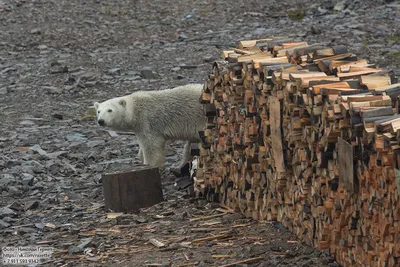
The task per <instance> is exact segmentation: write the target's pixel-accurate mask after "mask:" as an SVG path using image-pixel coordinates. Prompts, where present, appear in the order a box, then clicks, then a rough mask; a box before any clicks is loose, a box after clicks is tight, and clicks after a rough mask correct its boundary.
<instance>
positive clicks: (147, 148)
mask: <svg viewBox="0 0 400 267" xmlns="http://www.w3.org/2000/svg"><path fill="white" fill-rule="evenodd" d="M142 150H143V158H144V160H143V163H144V164H147V165H150V166H152V167H160V168H161V167H164V164H165V141H164V140H153V139H151V140H149V142H144V143H143V149H142Z"/></svg>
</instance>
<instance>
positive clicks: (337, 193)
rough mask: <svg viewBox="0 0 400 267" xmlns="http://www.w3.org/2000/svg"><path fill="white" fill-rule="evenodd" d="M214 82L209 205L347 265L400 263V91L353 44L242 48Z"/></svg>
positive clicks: (202, 191) (207, 105)
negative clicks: (274, 224) (266, 224)
mask: <svg viewBox="0 0 400 267" xmlns="http://www.w3.org/2000/svg"><path fill="white" fill-rule="evenodd" d="M221 58H222V60H221V61H217V62H215V63H214V67H213V69H212V71H211V73H210V74H209V77H208V80H207V81H206V82H205V84H204V89H203V92H202V96H201V99H200V101H201V103H203V104H204V111H205V115H206V116H207V118H208V124H207V128H206V129H204V131H202V132H201V133H200V136H201V138H202V142H201V144H199V150H200V156H199V159H198V166H197V173H196V178H195V191H196V192H197V194H198V196H203V197H206V198H207V199H208V200H210V201H220V202H221V203H223V204H225V205H227V206H229V207H230V208H232V209H234V210H237V211H240V212H242V213H243V214H244V215H246V216H248V217H253V218H254V219H257V220H278V221H280V222H282V223H283V225H285V226H286V227H287V228H288V229H289V230H291V231H292V232H294V233H296V234H297V235H298V237H299V238H300V239H301V240H303V241H305V242H307V243H308V244H312V245H314V246H315V247H317V248H318V249H320V250H329V252H330V253H331V254H332V255H334V256H335V257H336V259H337V261H338V262H339V263H341V264H343V265H344V266H353V265H357V266H397V265H399V264H400V199H399V194H400V193H399V192H400V172H399V171H398V168H399V165H400V156H399V154H400V115H399V114H398V113H399V112H398V111H399V107H398V106H399V100H398V96H399V95H400V84H399V83H397V81H396V79H395V77H394V75H393V72H391V71H387V70H382V69H378V68H376V67H375V66H374V65H373V64H370V63H368V62H367V60H365V59H359V58H358V57H357V56H356V55H354V54H353V53H351V52H349V51H348V49H347V47H345V46H336V47H326V46H323V45H320V44H308V43H306V42H294V41H293V40H291V39H287V38H270V39H262V40H249V41H241V42H239V44H238V45H237V48H235V49H232V50H229V51H223V52H222V54H221Z"/></svg>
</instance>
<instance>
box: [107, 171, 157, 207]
mask: <svg viewBox="0 0 400 267" xmlns="http://www.w3.org/2000/svg"><path fill="white" fill-rule="evenodd" d="M102 178H103V191H104V200H105V207H106V209H110V210H112V211H114V212H136V211H138V210H139V209H141V208H144V207H149V206H152V205H155V204H157V203H160V202H162V201H164V197H163V193H162V185H161V178H160V172H159V170H158V168H155V167H149V166H138V167H136V168H135V169H133V170H132V171H128V172H119V173H107V174H103V175H102Z"/></svg>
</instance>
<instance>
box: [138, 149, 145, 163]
mask: <svg viewBox="0 0 400 267" xmlns="http://www.w3.org/2000/svg"><path fill="white" fill-rule="evenodd" d="M138 158H139V160H140V162H142V163H143V161H144V157H143V149H142V147H141V146H139V153H138Z"/></svg>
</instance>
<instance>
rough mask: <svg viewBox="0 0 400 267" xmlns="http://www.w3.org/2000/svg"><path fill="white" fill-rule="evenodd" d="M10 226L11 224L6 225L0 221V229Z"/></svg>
mask: <svg viewBox="0 0 400 267" xmlns="http://www.w3.org/2000/svg"><path fill="white" fill-rule="evenodd" d="M10 225H11V224H9V223H7V222H5V221H3V220H0V229H2V228H8V227H9V226H10Z"/></svg>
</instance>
